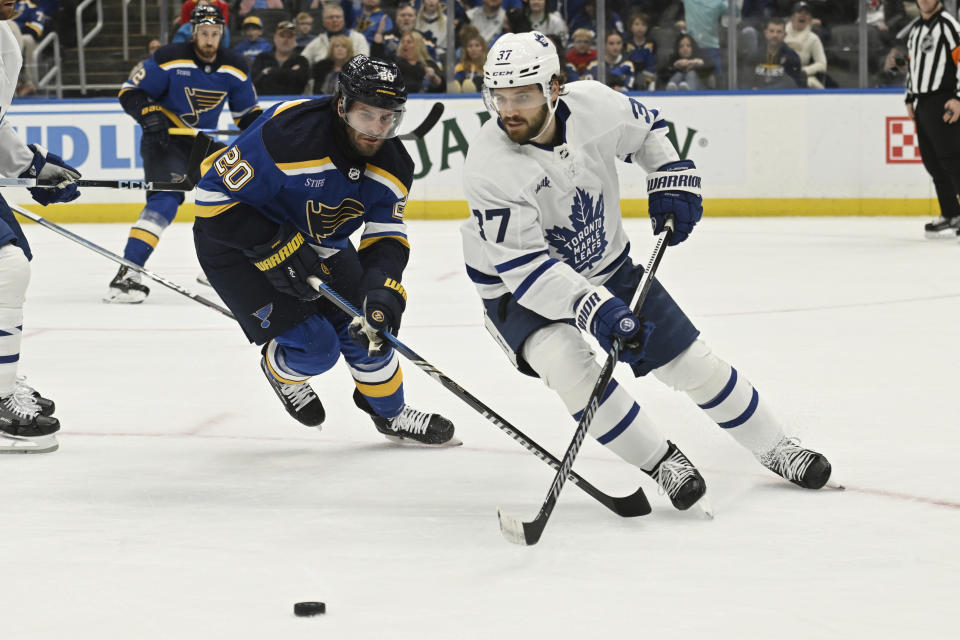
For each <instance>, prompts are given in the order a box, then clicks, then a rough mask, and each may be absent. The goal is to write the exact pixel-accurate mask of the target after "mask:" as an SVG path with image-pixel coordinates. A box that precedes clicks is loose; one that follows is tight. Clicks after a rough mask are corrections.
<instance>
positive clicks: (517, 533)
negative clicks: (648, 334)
mask: <svg viewBox="0 0 960 640" xmlns="http://www.w3.org/2000/svg"><path fill="white" fill-rule="evenodd" d="M673 225H674V221H673V217H672V216H668V217H666V218H665V220H664V225H663V230H662V231H661V232H660V234H659V235H658V236H657V244H656V246H654V248H653V255H651V256H650V260H649V261H648V262H647V268H646V271H644V274H643V277H642V278H641V279H640V284H639V286H638V287H637V290H638V292H637V295H636V299H637V301H636V303H634V305H633V314H632V316H633V320H632V322H636V320H637V318H639V316H640V309H641V308H642V307H643V303H644V301H645V300H646V299H647V294H648V293H649V292H650V287H651V285H653V276H654V274H655V273H656V271H657V267H658V266H659V265H660V260H661V259H663V254H664V252H665V251H666V249H667V245H668V244H669V242H670V237H671V236H672V235H673ZM588 295H590V294H588ZM614 300H616V298H614ZM638 330H639V329H634V330H633V331H632V333H629V336H631V337H632V336H633V335H635V334H636V333H638ZM627 333H628V332H627V331H626V330H625V331H622V332H620V333H616V332H614V333H613V336H612V344H611V345H610V349H609V351H607V359H606V361H605V362H604V363H603V368H602V369H601V370H600V377H599V379H598V380H597V384H596V385H594V387H593V392H591V394H590V398H589V399H588V400H587V404H586V407H585V408H584V410H583V415H582V417H581V418H580V422H579V423H578V424H577V429H576V431H574V432H573V440H571V441H570V446H568V447H567V452H566V453H565V454H563V460H562V461H561V462H560V470H559V471H558V472H557V475H556V476H554V478H553V483H551V485H550V490H549V491H548V492H547V497H546V499H545V500H544V502H543V506H542V507H540V512H539V513H538V514H537V517H536V518H534V519H533V520H532V521H530V522H523V521H521V520H520V519H519V518H515V517H513V516H510V515H507V514H505V513H504V512H503V511H502V510H500V509H498V510H497V515H498V516H499V518H500V532H501V533H503V537H504V538H506V539H507V540H509V541H510V542H513V543H515V544H525V545H533V544H536V543H537V541H539V540H540V536H541V535H543V530H544V528H545V527H546V526H547V521H548V520H549V519H550V514H551V513H553V508H554V507H555V506H557V498H558V497H559V496H560V490H561V489H562V488H563V485H564V483H565V482H566V480H567V474H568V473H570V472H571V469H572V468H573V461H574V460H575V459H576V457H577V454H578V453H579V452H580V446H581V445H582V444H583V439H584V438H585V437H586V435H587V431H588V430H589V429H590V424H591V423H592V422H593V417H594V415H596V413H597V409H598V408H599V407H600V398H602V397H603V394H604V392H605V391H606V390H607V385H609V384H610V380H611V379H612V378H613V369H614V367H616V365H617V361H618V359H619V358H620V352H621V349H622V348H623V341H624V337H625V335H624V334H627ZM644 344H645V342H644Z"/></svg>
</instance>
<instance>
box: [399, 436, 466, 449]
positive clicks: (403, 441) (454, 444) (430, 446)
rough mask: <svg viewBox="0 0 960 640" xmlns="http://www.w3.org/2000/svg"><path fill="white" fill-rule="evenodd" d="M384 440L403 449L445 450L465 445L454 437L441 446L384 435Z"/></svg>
mask: <svg viewBox="0 0 960 640" xmlns="http://www.w3.org/2000/svg"><path fill="white" fill-rule="evenodd" d="M383 437H384V438H386V439H387V440H389V441H390V442H392V443H393V444H397V445H400V446H403V447H422V448H424V449H445V448H447V447H459V446H460V445H462V444H463V440H461V439H459V438H456V437H453V438H450V439H449V440H447V441H446V442H441V443H440V444H427V443H426V442H420V441H419V440H412V439H410V438H401V437H400V436H388V435H384V436H383Z"/></svg>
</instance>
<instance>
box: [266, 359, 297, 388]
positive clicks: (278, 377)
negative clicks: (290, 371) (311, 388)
mask: <svg viewBox="0 0 960 640" xmlns="http://www.w3.org/2000/svg"><path fill="white" fill-rule="evenodd" d="M265 360H266V361H267V369H269V370H270V375H272V376H273V377H274V378H276V379H277V380H279V381H280V382H282V383H284V384H303V383H304V382H306V380H290V379H288V378H284V377H283V376H281V375H280V374H279V373H277V370H276V369H274V368H273V365H272V364H270V358H265Z"/></svg>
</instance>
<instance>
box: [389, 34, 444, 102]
mask: <svg viewBox="0 0 960 640" xmlns="http://www.w3.org/2000/svg"><path fill="white" fill-rule="evenodd" d="M397 67H398V68H399V69H400V75H401V76H403V82H404V84H406V86H407V93H425V92H426V93H443V91H444V89H445V87H444V81H443V76H442V75H441V73H440V67H439V66H437V63H436V62H434V61H433V60H431V59H430V56H428V55H427V47H426V45H425V44H424V42H423V36H421V35H420V34H419V33H417V32H416V31H411V32H409V33H405V34H403V37H401V38H400V46H399V47H397Z"/></svg>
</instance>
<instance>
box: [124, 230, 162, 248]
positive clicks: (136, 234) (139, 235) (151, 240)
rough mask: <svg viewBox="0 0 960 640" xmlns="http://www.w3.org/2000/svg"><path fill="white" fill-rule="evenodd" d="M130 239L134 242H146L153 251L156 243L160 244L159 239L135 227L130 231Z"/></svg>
mask: <svg viewBox="0 0 960 640" xmlns="http://www.w3.org/2000/svg"><path fill="white" fill-rule="evenodd" d="M130 237H131V238H134V239H135V240H140V241H141V242H146V243H147V244H148V245H150V247H151V248H153V249H156V248H157V243H158V242H160V238H158V237H157V236H155V235H154V234H152V233H150V232H149V231H144V230H143V229H139V228H137V227H134V228H132V229H130Z"/></svg>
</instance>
